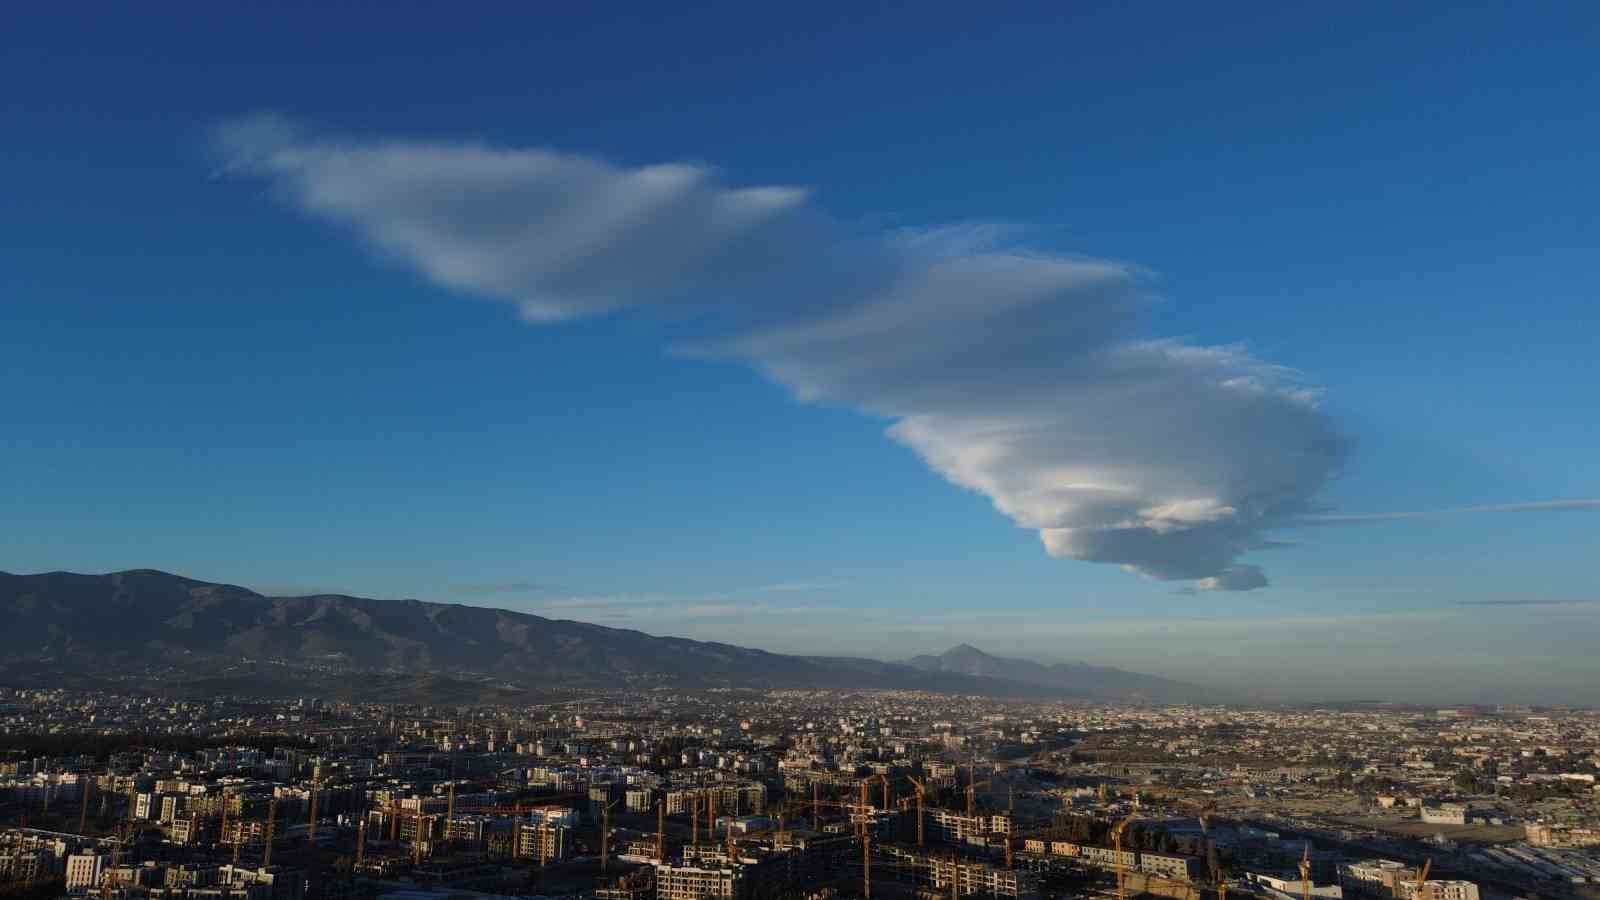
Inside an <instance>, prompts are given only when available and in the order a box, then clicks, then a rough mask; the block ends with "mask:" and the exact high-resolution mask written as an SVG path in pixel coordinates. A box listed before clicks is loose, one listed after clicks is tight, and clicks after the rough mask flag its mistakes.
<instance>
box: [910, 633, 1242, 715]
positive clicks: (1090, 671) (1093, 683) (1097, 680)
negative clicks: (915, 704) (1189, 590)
mask: <svg viewBox="0 0 1600 900" xmlns="http://www.w3.org/2000/svg"><path fill="white" fill-rule="evenodd" d="M906 665H909V666H914V667H916V668H918V669H921V670H923V671H925V672H947V673H955V674H961V675H973V676H980V677H984V678H1002V679H1005V680H1007V681H1019V682H1022V683H1024V684H1035V685H1039V686H1040V687H1048V688H1052V689H1054V690H1058V691H1061V692H1062V693H1064V694H1068V695H1071V696H1082V697H1087V698H1096V699H1114V700H1150V701H1158V702H1173V701H1178V702H1181V701H1186V700H1198V699H1205V698H1207V697H1208V695H1209V693H1210V692H1208V691H1206V690H1204V689H1203V688H1200V687H1197V686H1195V685H1191V684H1185V683H1183V682H1180V681H1173V680H1171V679H1167V678H1160V677H1157V676H1155V675H1143V674H1140V673H1138V672H1128V671H1125V670H1122V669H1117V668H1113V667H1111V666H1093V665H1089V664H1087V663H1082V662H1073V663H1055V664H1054V665H1045V664H1044V663H1040V662H1035V661H1034V660H1031V659H1016V658H1012V657H1006V656H995V655H993V654H991V653H987V652H985V651H983V650H980V649H979V648H977V647H974V646H973V645H971V644H969V643H965V642H963V643H960V644H957V645H956V646H954V647H951V648H950V649H949V650H946V651H945V652H943V653H941V654H938V655H936V656H935V655H923V656H914V657H912V658H911V659H908V660H906Z"/></svg>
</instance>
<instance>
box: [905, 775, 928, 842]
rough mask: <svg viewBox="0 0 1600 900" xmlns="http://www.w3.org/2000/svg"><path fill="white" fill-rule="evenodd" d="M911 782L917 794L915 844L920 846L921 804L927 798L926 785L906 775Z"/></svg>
mask: <svg viewBox="0 0 1600 900" xmlns="http://www.w3.org/2000/svg"><path fill="white" fill-rule="evenodd" d="M906 780H908V781H910V782H911V789H912V790H913V791H916V794H917V846H918V847H921V846H922V818H923V817H922V805H923V803H925V802H926V801H927V799H928V785H927V784H926V783H925V782H921V781H918V780H917V779H915V778H910V777H909V776H908V777H907V779H906Z"/></svg>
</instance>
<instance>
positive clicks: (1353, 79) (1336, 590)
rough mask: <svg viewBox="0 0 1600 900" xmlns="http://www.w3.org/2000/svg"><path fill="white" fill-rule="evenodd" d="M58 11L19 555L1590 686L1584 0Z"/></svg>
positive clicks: (952, 639) (28, 296) (871, 629)
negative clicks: (657, 13)
mask: <svg viewBox="0 0 1600 900" xmlns="http://www.w3.org/2000/svg"><path fill="white" fill-rule="evenodd" d="M1574 13H1575V14H1577V15H1581V13H1578V12H1577V11H1576V8H1575V9H1574ZM29 15H30V18H29V19H28V21H27V22H26V23H25V27H24V28H23V30H22V33H24V34H27V35H29V36H30V39H29V40H28V41H23V42H20V43H19V44H18V45H17V47H16V48H15V50H14V51H13V52H8V53H7V54H6V55H5V57H4V63H3V67H0V72H3V73H4V74H6V75H9V76H11V79H10V80H11V82H12V83H29V84H33V85H36V86H37V88H36V89H35V90H31V91H28V92H26V93H25V94H24V95H23V96H21V97H19V98H17V99H16V100H14V101H13V105H14V107H15V109H14V110H13V112H14V118H16V119H17V120H18V121H20V122H22V123H31V124H32V125H33V126H34V127H25V128H22V129H19V130H18V138H17V140H16V146H15V147H14V149H13V151H12V154H11V165H10V169H11V178H12V180H14V182H15V184H16V185H17V191H16V194H17V196H18V197H19V198H20V199H21V202H20V203H18V204H15V205H14V206H13V207H12V209H11V210H10V211H9V212H4V213H0V228H3V229H4V237H5V239H6V246H7V247H9V248H11V249H10V250H9V251H8V252H7V261H8V268H10V269H11V274H10V275H8V276H7V282H6V284H7V293H8V295H10V296H11V297H14V298H16V300H17V301H19V302H10V303H7V304H4V307H3V310H0V349H3V350H4V351H5V353H6V358H7V359H8V377H7V383H8V386H9V388H10V390H9V391H8V394H9V398H8V399H9V402H10V404H11V406H12V407H13V408H14V409H15V411H16V415H15V416H14V417H13V421H12V423H11V427H10V428H9V429H8V432H9V434H8V441H7V443H6V444H5V447H6V450H5V454H6V469H7V470H8V471H9V472H10V473H11V475H12V478H11V485H10V487H11V492H12V494H13V499H14V501H15V502H14V503H13V504H11V506H12V509H11V510H10V513H11V515H10V516H9V517H8V518H9V519H10V521H9V524H10V526H11V527H9V528H8V536H7V538H6V539H5V542H4V543H3V544H0V569H5V570H8V571H18V572H35V571H43V570H47V569H66V570H74V571H95V572H101V571H110V570H114V569H119V568H134V567H146V566H148V567H155V568H161V569H167V570H172V571H179V572H182V573H183V574H187V575H192V576H194V577H200V578H207V579H213V580H220V581H228V582H232V583H238V584H245V585H249V586H251V587H254V588H256V589H258V590H262V591H263V592H267V593H295V592H303V591H309V590H315V589H324V590H338V591H341V592H346V593H352V594H367V595H376V596H416V597H420V598H423V599H430V600H441V601H450V602H466V603H472V604H475V605H484V606H501V607H506V608H511V609H517V610H522V611H528V612H534V613H538V614H541V615H550V616H560V617H564V618H573V619H580V620H585V621H594V622H597V623H600V624H606V625H615V626H623V627H632V628H638V629H641V630H645V631H648V632H651V633H656V634H674V635H682V636H687V637H695V638H701V639H712V640H722V641H726V642H729V643H734V644H740V645H744V646H754V647H761V648H764V649H771V650H777V651H782V652H801V653H850V654H858V655H867V656H875V657H879V658H901V657H905V656H909V655H912V654H914V653H919V652H929V651H938V650H942V649H945V648H946V647H948V646H950V645H952V644H956V643H960V642H968V643H972V644H974V645H976V646H979V647H981V648H983V649H985V650H987V651H989V652H991V653H995V654H997V655H1005V656H1022V657H1029V658H1035V659H1042V660H1046V661H1054V660H1063V659H1069V660H1070V659H1081V660H1085V661H1089V662H1094V663H1100V664H1109V665H1117V666H1121V667H1125V668H1129V669H1135V670H1138V671H1144V672H1149V673H1152V674H1158V675H1166V676H1169V677H1175V678H1180V679H1183V680H1189V681H1195V682H1199V683H1208V684H1215V685H1218V686H1223V687H1233V688H1255V689H1261V688H1260V686H1261V685H1270V688H1267V689H1265V690H1266V691H1267V692H1268V693H1271V694H1273V695H1275V696H1280V697H1282V698H1284V699H1351V698H1357V697H1379V698H1390V699H1398V700H1407V701H1418V702H1440V703H1462V702H1562V703H1593V702H1594V695H1593V688H1592V685H1594V684H1600V659H1596V658H1595V655H1594V654H1593V653H1592V652H1590V648H1592V647H1593V646H1597V645H1600V615H1597V613H1600V587H1597V584H1596V578H1595V570H1594V564H1593V559H1594V558H1595V551H1596V550H1597V549H1600V547H1597V543H1600V542H1597V541H1596V534H1597V532H1596V525H1597V523H1600V517H1597V516H1596V515H1595V513H1596V511H1600V500H1597V499H1595V498H1600V482H1597V481H1596V479H1595V475H1594V468H1593V466H1592V464H1591V462H1592V459H1593V456H1594V451H1595V449H1596V448H1597V447H1600V432H1597V430H1596V428H1597V425H1596V419H1595V417H1594V416H1593V414H1592V413H1593V396H1594V393H1595V389H1596V388H1597V387H1600V385H1596V384H1595V375H1594V370H1593V367H1592V366H1593V363H1592V349H1593V348H1592V344H1593V338H1594V335H1595V334H1597V333H1600V320H1597V315H1600V314H1597V312H1596V309H1597V307H1596V304H1594V302H1593V298H1594V290H1595V287H1596V283H1597V279H1596V274H1597V267H1596V263H1595V256H1594V254H1593V252H1592V251H1593V238H1594V234H1595V230H1594V225H1595V222H1594V215H1595V213H1594V210H1595V209H1597V208H1600V205H1597V204H1596V203H1595V202H1594V201H1595V200H1597V199H1600V197H1597V196H1596V193H1597V191H1600V188H1596V187H1595V186H1594V185H1593V180H1592V178H1590V177H1588V174H1587V172H1586V167H1585V165H1584V164H1583V161H1582V160H1581V159H1580V158H1579V155H1578V154H1575V153H1573V152H1572V151H1571V148H1573V147H1578V146H1585V145H1588V144H1590V143H1592V141H1593V140H1594V138H1596V137H1600V119H1597V117H1596V113H1594V112H1593V111H1592V104H1589V103H1587V102H1584V98H1585V97H1586V96H1592V89H1593V88H1594V87H1600V84H1596V83H1595V82H1596V81H1597V78H1600V76H1596V75H1595V74H1594V73H1593V71H1592V67H1588V66H1584V65H1580V62H1581V60H1582V59H1583V58H1584V47H1583V43H1584V42H1583V41H1582V40H1581V39H1579V38H1578V37H1577V36H1575V35H1574V34H1573V33H1572V30H1571V29H1568V28H1564V27H1563V19H1564V14H1563V13H1562V12H1554V11H1553V12H1552V13H1551V14H1549V15H1548V16H1547V17H1544V18H1541V17H1537V16H1527V17H1518V16H1515V15H1512V14H1511V13H1504V14H1501V13H1493V12H1487V11H1476V12H1466V11H1456V12H1453V13H1452V14H1451V15H1449V16H1444V15H1438V16H1435V15H1430V14H1428V13H1426V12H1424V11H1422V10H1403V11H1395V10H1385V11H1383V12H1382V13H1381V15H1380V14H1379V11H1378V9H1377V8H1376V7H1374V9H1373V10H1370V11H1368V14H1367V15H1353V16H1349V17H1343V18H1341V19H1340V20H1339V21H1329V20H1326V19H1323V18H1321V17H1319V16H1318V15H1316V13H1315V12H1314V11H1299V12H1288V11H1283V10H1275V11H1274V12H1273V13H1272V16H1271V18H1272V21H1271V22H1266V21H1263V20H1262V19H1260V18H1257V17H1253V16H1249V15H1244V14H1239V15H1237V17H1236V18H1231V19H1230V18H1223V19H1220V20H1217V19H1208V20H1207V21H1204V22H1200V21H1188V20H1184V19H1183V18H1182V17H1174V18H1173V19H1172V20H1170V21H1168V22H1166V23H1163V26H1162V27H1161V28H1160V29H1158V31H1159V32H1160V33H1159V34H1155V35H1152V34H1150V33H1148V31H1147V30H1146V24H1147V23H1145V22H1144V21H1143V20H1142V19H1140V17H1138V16H1136V15H1133V14H1132V13H1116V12H1112V11H1084V12H1081V13H1074V14H1073V15H1072V16H1070V17H1062V16H1061V14H1060V13H1059V12H1057V13H1056V14H1052V15H1047V14H1045V13H1044V12H1042V11H1038V10H1032V11H1017V12H1016V13H1014V14H1013V15H1012V16H1009V17H1004V16H1003V17H1001V18H1000V20H998V21H993V22H986V23H985V25H986V27H985V28H982V29H973V28H970V27H968V23H964V21H963V19H962V16H961V14H960V13H959V12H957V11H955V10H954V9H951V10H944V11H940V12H938V13H936V14H930V15H929V16H927V18H926V19H925V20H924V21H920V22H918V23H915V25H914V26H913V27H909V28H908V27H907V25H908V23H906V22H905V21H903V20H902V19H901V18H900V17H897V16H894V15H892V14H889V13H887V12H885V13H882V14H870V15H869V14H865V13H860V14H859V16H860V18H859V19H858V20H853V21H850V22H848V23H847V22H843V21H840V20H837V19H834V18H833V17H832V15H831V14H830V13H828V12H826V11H809V12H804V13H802V12H799V11H792V12H790V13H786V15H789V16H792V17H794V21H793V22H791V23H789V25H790V27H789V28H788V29H787V30H784V32H783V33H784V34H785V35H787V37H786V38H785V39H784V40H775V39H774V38H773V36H772V34H771V32H770V27H771V22H770V21H769V20H761V19H758V18H745V17H743V16H741V15H740V14H739V13H737V12H735V11H733V10H718V11H717V15H716V16H712V15H711V13H710V11H707V12H704V13H684V14H682V15H678V16H672V17H660V18H657V17H652V16H650V15H639V16H631V17H627V18H618V19H617V20H616V21H607V22H605V23H604V27H596V24H595V22H594V21H593V20H582V21H580V20H577V19H573V20H565V19H560V18H557V19H554V20H552V22H551V23H549V25H548V31H546V32H542V33H539V34H534V35H522V36H520V40H511V39H509V38H508V37H507V36H505V35H501V34H498V33H496V32H495V30H494V29H493V28H490V27H488V25H487V24H480V23H470V22H459V23H452V24H451V26H450V27H448V28H443V29H439V28H428V29H419V28H416V27H414V26H415V25H417V24H418V23H416V22H412V21H407V17H406V15H404V14H399V15H396V16H395V17H394V18H393V20H391V21H385V22H382V23H372V22H369V21H367V20H366V19H364V18H362V17H359V16H354V15H351V14H349V13H339V12H330V13H328V14H327V16H326V18H319V28H321V29H325V32H324V33H326V34H328V35H332V36H336V37H338V38H339V40H335V41H332V42H329V43H323V42H320V41H312V40H310V39H308V38H306V37H305V36H304V35H302V34H300V33H298V32H297V31H296V30H295V29H293V28H290V27H288V26H287V24H286V23H285V22H284V21H283V20H277V19H271V18H264V19H260V20H254V19H253V18H252V17H251V16H238V17H231V18H226V19H203V20H200V21H198V22H196V23H195V24H194V25H193V27H194V28H195V29H197V30H198V31H199V32H201V33H202V34H203V36H204V39H203V40H192V39H189V40H181V39H179V38H177V37H174V36H171V35H166V34H163V33H161V32H159V31H158V30H155V29H154V28H153V27H152V25H151V24H150V23H144V22H140V21H136V20H134V19H128V20H122V19H120V18H119V17H118V16H116V15H108V16H106V17H105V19H104V20H103V21H97V22H96V23H94V24H93V25H92V26H91V27H89V28H88V29H87V30H86V31H84V32H83V33H81V34H79V33H78V32H77V31H75V30H72V28H73V25H74V23H70V22H67V21H66V20H64V19H56V18H53V17H51V16H48V15H45V14H42V13H30V14H29ZM1502 15H1503V18H1502V17H1501V16H1502ZM701 16H705V17H706V18H700V17H701ZM1269 26H1270V27H1269ZM69 30H72V33H73V35H74V40H75V41H76V42H78V45H79V48H80V50H81V54H82V57H83V58H86V59H93V60H96V61H97V62H96V63H95V65H92V66H90V67H89V70H78V71H68V70H67V69H66V67H65V66H63V65H62V61H61V60H60V59H59V58H58V57H56V56H55V55H52V54H50V53H45V52H41V51H40V50H39V49H38V48H41V47H49V46H52V42H54V41H59V40H61V39H62V38H63V36H64V34H65V33H66V32H67V31H69ZM1508 32H1510V33H1515V34H1517V35H1520V36H1521V38H1522V40H1520V41H1509V40H1506V39H1505V37H1506V35H1507V33H1508ZM1269 34H1270V37H1271V40H1268V35H1269ZM191 37H192V36H191ZM130 38H133V39H136V42H137V43H138V45H140V46H150V47H152V48H155V51H156V52H153V53H152V54H150V55H141V56H138V57H134V56H131V55H129V54H127V53H126V51H125V50H124V49H123V48H124V47H125V46H127V44H125V43H124V42H125V41H128V40H129V39H130ZM755 46H762V47H764V48H765V52H764V53H762V54H760V55H759V56H758V57H753V56H752V55H751V50H752V48H753V47H755ZM1157 46H1159V47H1160V52H1159V53H1157V52H1156V50H1155V48H1156V47H1157ZM360 47H366V48H368V49H374V48H378V47H384V48H388V49H392V50H396V51H397V52H395V53H394V54H392V55H389V54H386V55H384V56H382V57H381V58H373V57H372V55H371V54H363V53H359V52H354V51H355V50H356V49H357V48H360ZM685 48H692V52H687V53H686V52H685ZM1141 48H1142V49H1144V50H1145V51H1147V52H1150V53H1153V54H1155V56H1154V59H1155V60H1156V62H1155V63H1154V64H1149V65H1143V64H1140V65H1135V64H1134V63H1133V62H1132V60H1133V59H1135V58H1137V57H1138V56H1139V54H1138V53H1135V52H1133V51H1134V50H1136V49H1141ZM1113 49H1114V50H1115V51H1116V52H1113ZM400 50H404V51H407V52H398V51H400ZM1418 53H1425V54H1427V58H1425V59H1419V58H1418V57H1417V54H1418ZM891 63H892V64H891ZM196 66H204V67H205V68H206V69H207V71H208V72H210V73H212V77H208V78H207V79H205V80H204V83H198V82H196V81H194V80H192V79H187V78H184V77H182V75H181V73H182V72H186V71H193V69H194V67H196ZM821 71H825V72H827V73H829V77H828V78H825V79H820V80H819V79H816V78H813V77H810V75H809V74H808V73H815V72H821ZM113 72H114V74H115V78H114V79H113V78H110V77H106V76H109V75H111V74H112V73H113ZM629 72H634V73H644V72H649V73H652V74H651V75H650V77H648V78H646V77H637V78H635V77H622V76H621V75H619V73H629ZM513 73H515V75H516V77H509V76H510V75H512V74H513ZM1573 73H1581V74H1573ZM41 76H46V77H41ZM48 76H54V77H48ZM97 76H98V77H97ZM1558 76H1559V77H1558ZM530 84H532V85H537V86H538V89H537V90H530V89H528V88H527V87H526V86H527V85H530ZM730 85H738V86H739V87H738V88H735V89H730V87H729V86H730ZM1063 85H1092V86H1093V89H1092V90H1087V89H1085V90H1067V91H1065V92H1063V91H1062V89H1061V86H1063ZM380 89H381V90H380ZM375 97H381V98H383V99H382V102H374V98H375ZM1530 97H1533V98H1536V99H1535V100H1534V101H1532V102H1530V101H1529V100H1528V98H1530ZM1489 122H1493V123H1496V124H1495V126H1494V127H1492V128H1491V127H1487V126H1486V124H1485V123H1489ZM111 135H114V136H115V140H107V139H106V138H107V137H108V136H111ZM84 260H92V261H93V264H91V265H85V264H84ZM483 301H489V302H483ZM296 585H299V586H300V587H298V588H297V587H295V586H296ZM307 586H311V587H307Z"/></svg>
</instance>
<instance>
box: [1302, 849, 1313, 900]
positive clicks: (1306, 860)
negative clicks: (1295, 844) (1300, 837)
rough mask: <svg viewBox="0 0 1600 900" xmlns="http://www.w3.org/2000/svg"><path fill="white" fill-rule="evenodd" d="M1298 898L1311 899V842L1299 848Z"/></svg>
mask: <svg viewBox="0 0 1600 900" xmlns="http://www.w3.org/2000/svg"><path fill="white" fill-rule="evenodd" d="M1300 900H1311V842H1310V841H1307V842H1306V843H1305V845H1304V846H1303V847H1302V848H1301V850H1300Z"/></svg>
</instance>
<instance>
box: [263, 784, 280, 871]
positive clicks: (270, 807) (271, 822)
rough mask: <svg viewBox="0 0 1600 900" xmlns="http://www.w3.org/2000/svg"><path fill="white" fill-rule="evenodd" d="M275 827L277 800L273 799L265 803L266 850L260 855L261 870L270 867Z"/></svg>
mask: <svg viewBox="0 0 1600 900" xmlns="http://www.w3.org/2000/svg"><path fill="white" fill-rule="evenodd" d="M277 827H278V798H277V797H273V798H272V799H271V800H269V801H267V831H266V835H265V837H266V845H267V848H266V849H265V850H263V851H262V853H261V868H263V869H268V868H271V867H272V838H273V832H274V831H275V830H276V829H277Z"/></svg>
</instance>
